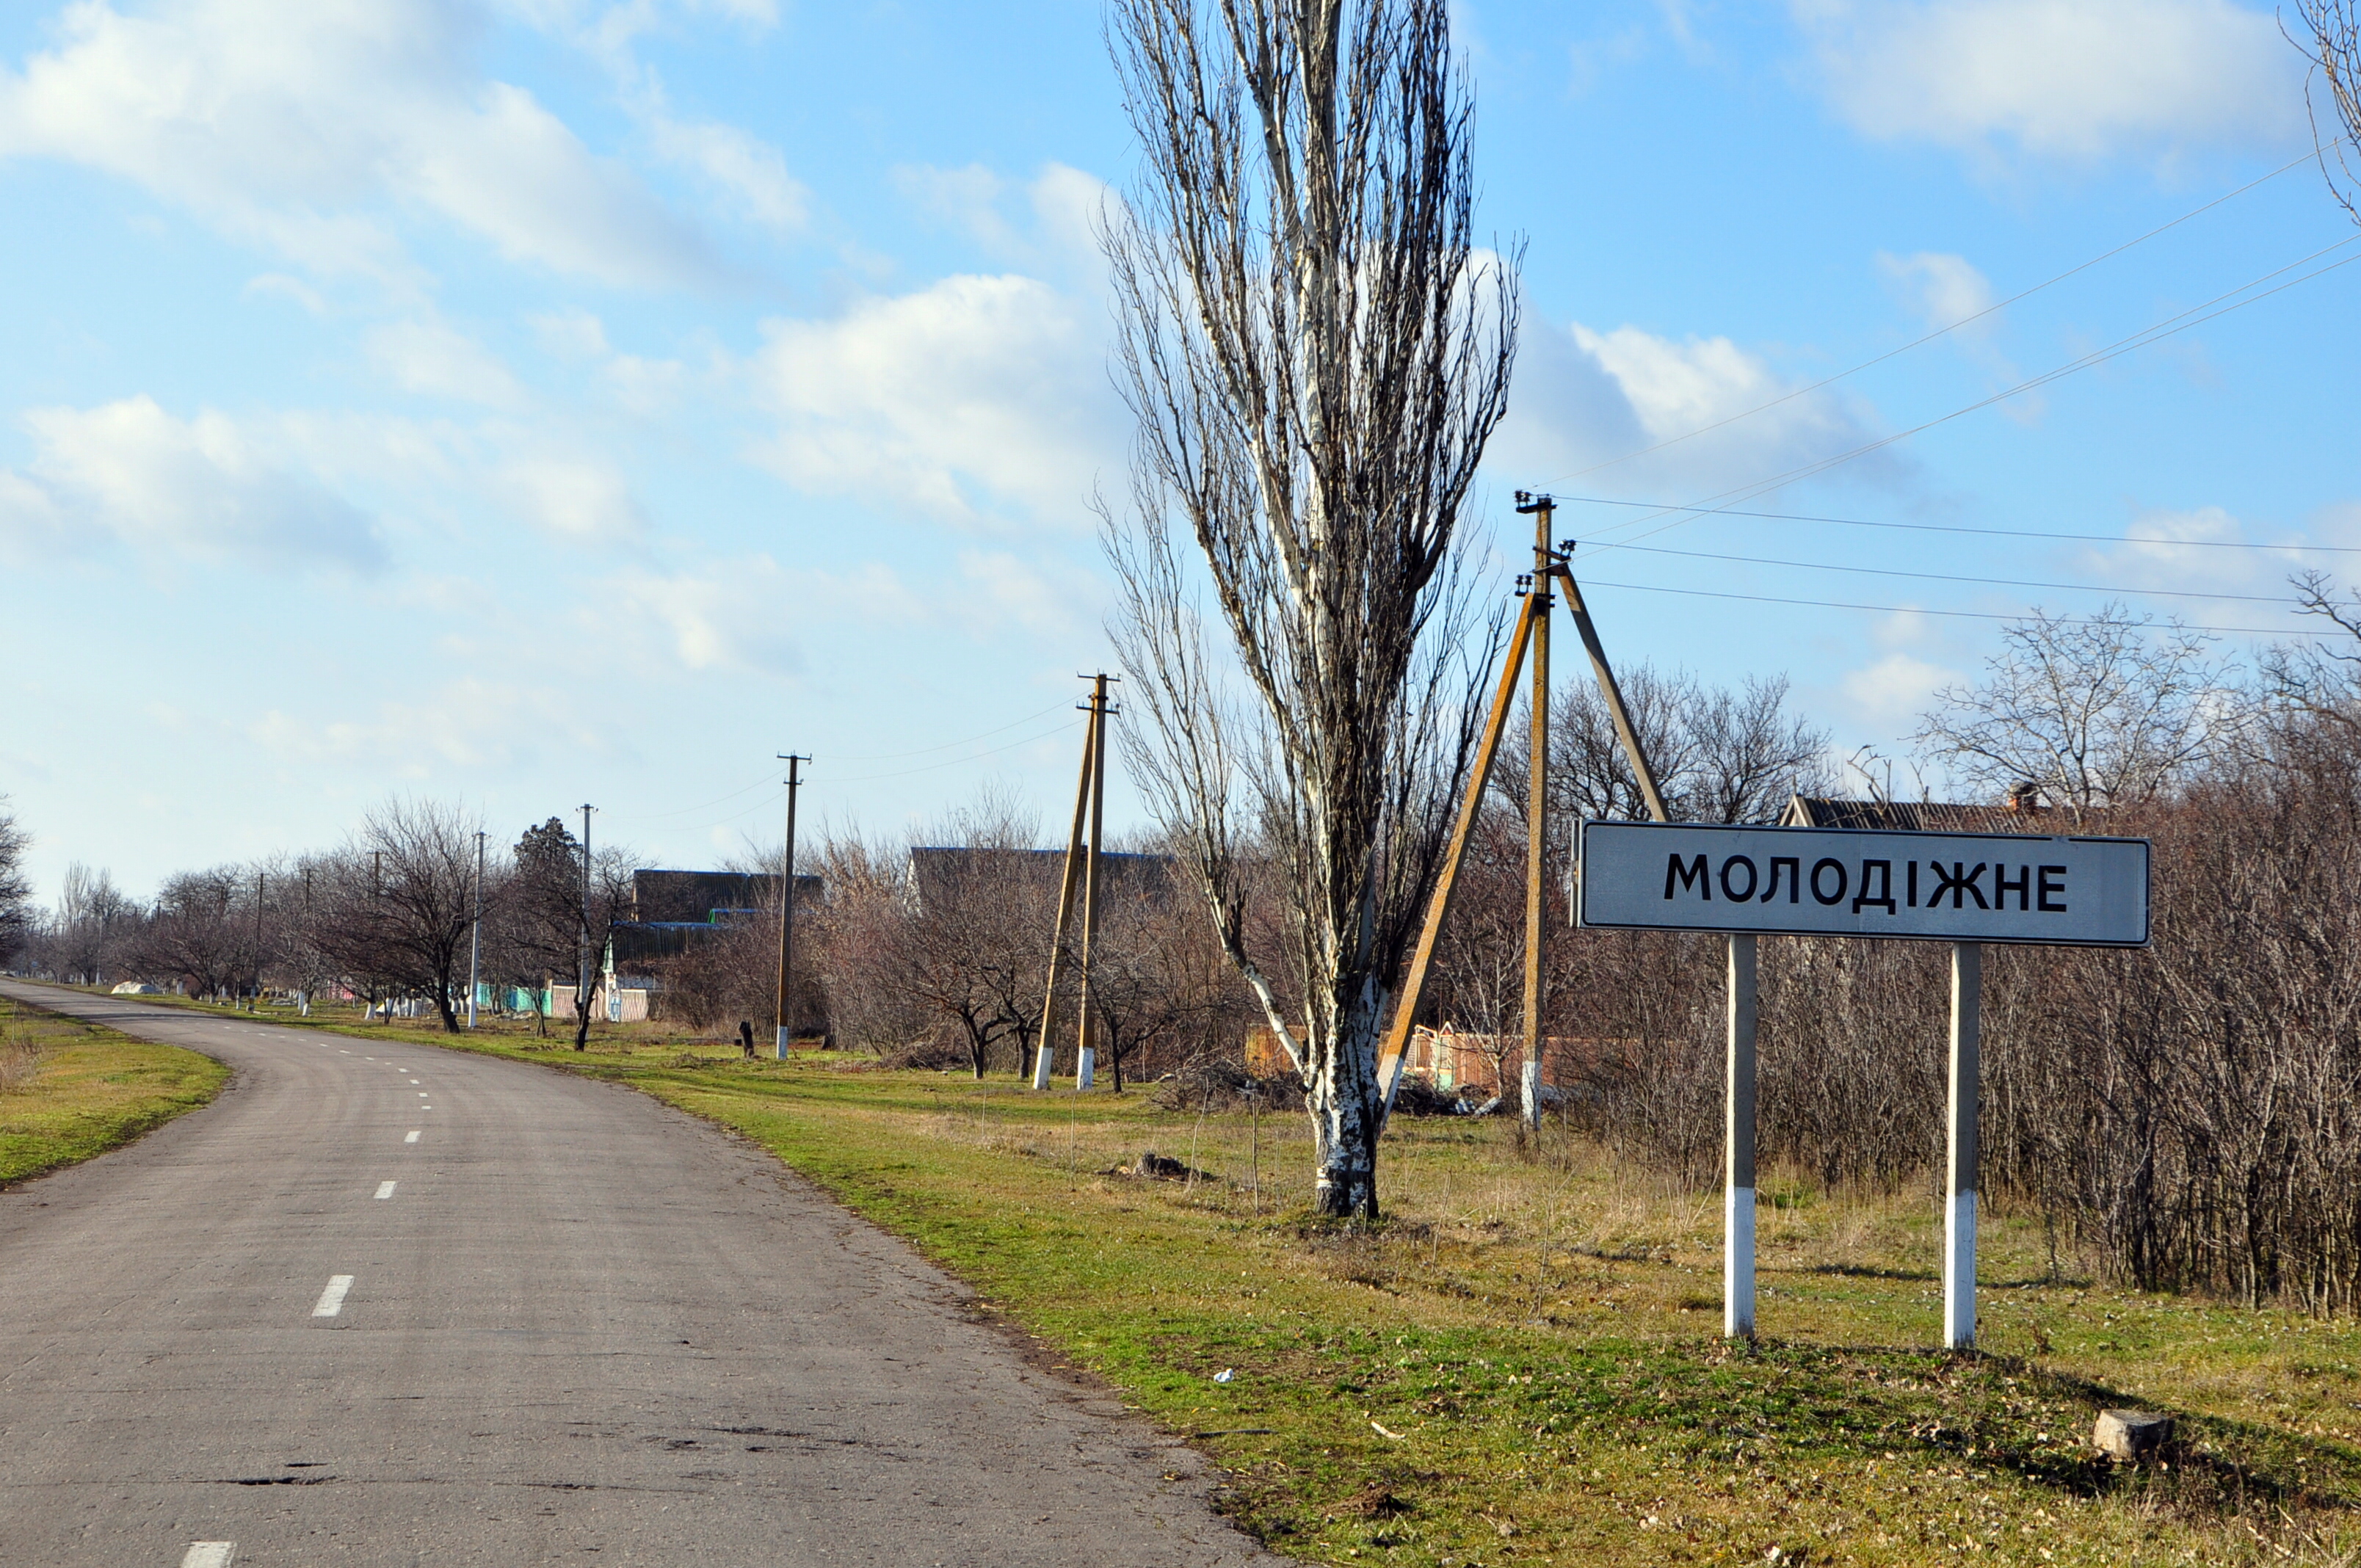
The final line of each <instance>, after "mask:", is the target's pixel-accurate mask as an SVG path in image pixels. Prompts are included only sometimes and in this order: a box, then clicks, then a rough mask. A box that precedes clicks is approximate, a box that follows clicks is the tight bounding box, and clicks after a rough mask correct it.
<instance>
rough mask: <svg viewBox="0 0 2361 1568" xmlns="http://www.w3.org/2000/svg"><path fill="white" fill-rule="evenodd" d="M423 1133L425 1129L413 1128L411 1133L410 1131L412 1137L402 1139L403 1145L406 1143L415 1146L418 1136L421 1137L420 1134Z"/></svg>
mask: <svg viewBox="0 0 2361 1568" xmlns="http://www.w3.org/2000/svg"><path fill="white" fill-rule="evenodd" d="M421 1131H423V1129H421V1128H417V1127H412V1129H411V1131H410V1136H408V1137H406V1138H404V1139H402V1140H401V1141H402V1142H403V1143H405V1144H414V1143H416V1142H417V1141H418V1135H419V1133H420V1132H421Z"/></svg>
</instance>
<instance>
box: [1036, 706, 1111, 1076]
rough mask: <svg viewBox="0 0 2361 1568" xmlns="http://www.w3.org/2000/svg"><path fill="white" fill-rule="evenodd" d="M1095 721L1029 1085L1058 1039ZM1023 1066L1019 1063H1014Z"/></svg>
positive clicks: (1085, 746)
mask: <svg viewBox="0 0 2361 1568" xmlns="http://www.w3.org/2000/svg"><path fill="white" fill-rule="evenodd" d="M1098 740H1099V723H1098V718H1097V716H1096V715H1095V714H1093V716H1092V718H1091V721H1090V722H1089V723H1088V724H1087V725H1085V726H1084V727H1083V729H1082V779H1081V780H1080V782H1078V783H1077V784H1075V785H1074V827H1073V830H1072V831H1071V833H1069V834H1067V836H1066V869H1065V872H1064V874H1063V875H1062V876H1060V878H1059V879H1058V927H1057V931H1056V933H1055V934H1054V935H1053V936H1052V937H1051V938H1050V939H1049V992H1048V994H1047V995H1045V996H1043V997H1042V999H1041V1031H1040V1035H1039V1036H1038V1037H1039V1042H1040V1043H1039V1044H1038V1046H1036V1047H1034V1051H1033V1087H1034V1088H1036V1089H1047V1088H1049V1073H1050V1071H1051V1064H1052V1063H1053V1061H1054V1060H1055V1058H1056V1057H1057V1054H1058V1051H1057V1039H1058V967H1059V963H1060V960H1061V959H1063V958H1064V957H1065V953H1066V931H1067V928H1068V927H1069V925H1070V924H1071V921H1072V919H1073V915H1074V894H1075V892H1076V891H1077V890H1078V889H1079V888H1080V887H1081V885H1082V830H1083V828H1084V827H1085V826H1087V824H1088V821H1089V817H1090V809H1091V765H1092V760H1093V758H1094V757H1096V756H1097V754H1098ZM1018 1070H1019V1071H1022V1070H1023V1063H1021V1062H1020V1063H1019V1064H1018Z"/></svg>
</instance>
